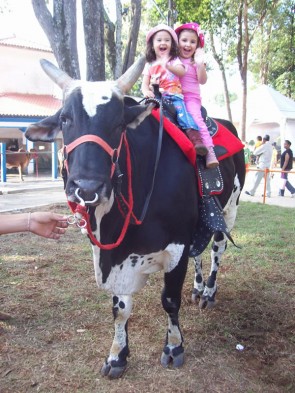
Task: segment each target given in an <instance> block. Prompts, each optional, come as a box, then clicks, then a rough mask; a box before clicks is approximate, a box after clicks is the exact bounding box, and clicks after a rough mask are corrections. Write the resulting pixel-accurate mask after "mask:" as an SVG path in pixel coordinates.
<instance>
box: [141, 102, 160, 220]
mask: <svg viewBox="0 0 295 393" xmlns="http://www.w3.org/2000/svg"><path fill="white" fill-rule="evenodd" d="M162 141H163V103H162V101H161V102H160V124H159V137H158V146H157V154H156V160H155V166H154V173H153V179H152V185H151V188H150V191H149V193H148V195H147V197H146V200H145V203H144V207H143V209H142V213H141V216H140V221H143V220H144V218H145V215H146V212H147V209H148V206H149V203H150V199H151V196H152V193H153V190H154V185H155V178H156V173H157V169H158V164H159V160H160V155H161V149H162Z"/></svg>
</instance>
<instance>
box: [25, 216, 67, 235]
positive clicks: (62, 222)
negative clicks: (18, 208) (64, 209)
mask: <svg viewBox="0 0 295 393" xmlns="http://www.w3.org/2000/svg"><path fill="white" fill-rule="evenodd" d="M29 214H30V216H29V217H28V230H29V231H30V232H32V233H34V234H35V235H39V236H43V237H46V238H48V239H55V240H57V239H59V238H60V236H61V235H63V234H64V233H65V232H66V228H67V227H68V222H67V217H66V216H63V215H61V214H57V213H52V212H35V213H29Z"/></svg>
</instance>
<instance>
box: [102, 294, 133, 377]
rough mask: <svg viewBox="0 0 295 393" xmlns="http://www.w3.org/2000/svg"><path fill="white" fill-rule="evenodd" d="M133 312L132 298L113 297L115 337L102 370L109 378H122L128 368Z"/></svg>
mask: <svg viewBox="0 0 295 393" xmlns="http://www.w3.org/2000/svg"><path fill="white" fill-rule="evenodd" d="M131 310H132V296H129V295H128V296H113V315H114V320H115V336H114V339H113V344H112V347H111V350H110V354H109V356H108V358H107V359H106V360H105V363H104V365H103V366H102V368H101V374H102V375H103V376H105V377H109V378H120V377H121V376H122V374H123V373H124V371H125V369H126V367H127V356H128V355H129V347H128V331H127V326H128V319H129V317H130V314H131Z"/></svg>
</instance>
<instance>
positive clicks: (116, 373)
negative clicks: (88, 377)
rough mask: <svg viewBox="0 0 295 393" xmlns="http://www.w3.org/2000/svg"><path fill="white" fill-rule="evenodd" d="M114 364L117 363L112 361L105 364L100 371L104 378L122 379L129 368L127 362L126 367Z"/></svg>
mask: <svg viewBox="0 0 295 393" xmlns="http://www.w3.org/2000/svg"><path fill="white" fill-rule="evenodd" d="M114 363H116V362H115V361H112V362H110V363H108V362H105V363H104V364H103V366H102V368H101V370H100V373H101V375H102V376H103V377H108V378H110V379H118V378H120V377H122V375H123V374H124V371H125V370H126V368H127V362H126V365H124V366H116V365H115V364H114Z"/></svg>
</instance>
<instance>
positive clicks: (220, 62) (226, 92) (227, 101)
mask: <svg viewBox="0 0 295 393" xmlns="http://www.w3.org/2000/svg"><path fill="white" fill-rule="evenodd" d="M209 37H210V44H211V49H212V53H213V57H214V59H215V61H216V62H217V64H218V66H219V69H220V71H221V76H222V82H223V92H224V98H225V105H226V110H227V115H228V119H229V121H231V122H232V114H231V108H230V99H229V90H228V85H227V78H226V74H225V68H224V64H223V60H222V58H221V56H218V54H217V51H216V47H215V43H214V35H213V31H212V30H209Z"/></svg>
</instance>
